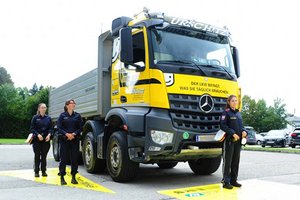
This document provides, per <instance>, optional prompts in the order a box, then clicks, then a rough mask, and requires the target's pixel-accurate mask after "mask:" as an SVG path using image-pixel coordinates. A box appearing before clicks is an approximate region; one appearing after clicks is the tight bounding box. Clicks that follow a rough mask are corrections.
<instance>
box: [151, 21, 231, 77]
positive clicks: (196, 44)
mask: <svg viewBox="0 0 300 200" xmlns="http://www.w3.org/2000/svg"><path fill="white" fill-rule="evenodd" d="M151 38H152V45H153V52H154V55H153V57H154V63H155V64H159V63H165V62H168V63H170V62H174V61H175V62H176V61H177V62H178V61H184V62H191V63H194V64H196V65H198V66H201V67H202V66H204V67H211V68H216V67H217V68H224V69H225V70H226V71H227V72H230V73H234V66H233V61H232V56H231V50H230V45H229V41H228V37H226V36H222V35H217V34H213V33H208V32H200V31H194V30H190V29H182V28H177V27H176V28H174V27H167V28H165V29H163V30H158V29H151Z"/></svg>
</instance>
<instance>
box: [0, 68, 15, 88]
mask: <svg viewBox="0 0 300 200" xmlns="http://www.w3.org/2000/svg"><path fill="white" fill-rule="evenodd" d="M5 83H10V84H14V83H13V81H12V80H11V77H10V74H8V73H7V71H6V69H5V68H4V67H1V66H0V85H3V84H5Z"/></svg>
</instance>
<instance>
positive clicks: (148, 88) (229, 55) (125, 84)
mask: <svg viewBox="0 0 300 200" xmlns="http://www.w3.org/2000/svg"><path fill="white" fill-rule="evenodd" d="M239 76H240V67H239V58H238V50H237V48H236V47H235V46H234V45H233V42H232V39H231V34H230V32H229V31H228V29H227V28H220V27H216V26H213V25H209V24H205V23H202V22H198V21H195V20H189V19H182V18H178V17H170V16H167V15H165V14H164V13H151V12H149V11H148V10H144V11H143V12H141V13H139V14H137V15H135V16H134V18H130V17H124V16H122V17H119V18H116V19H114V20H113V21H112V28H111V30H109V31H106V32H104V33H102V34H101V35H100V36H99V38H98V67H96V68H95V69H93V70H91V71H89V72H87V73H86V74H84V75H82V76H80V77H78V78H76V79H74V80H72V81H70V82H68V83H66V84H65V85H62V86H60V87H58V88H56V89H53V90H51V91H50V95H49V115H50V116H51V117H52V119H53V122H54V123H55V122H56V121H57V119H58V117H59V114H60V113H61V112H62V111H63V107H64V103H65V101H66V100H68V99H74V100H75V101H76V103H77V105H76V112H79V113H80V114H81V115H82V117H83V120H84V127H83V131H82V133H81V138H82V139H81V144H80V149H81V152H82V160H83V163H84V166H85V168H86V170H87V171H88V172H90V173H95V172H100V173H101V172H104V170H105V169H106V168H107V171H108V173H109V174H110V176H111V177H112V179H113V180H114V181H117V182H127V181H131V180H133V179H134V178H135V177H136V175H137V174H138V169H139V165H140V164H141V163H142V164H157V165H158V167H159V168H164V169H171V168H173V167H175V166H176V165H177V163H178V162H188V164H189V166H190V168H191V170H192V171H193V172H194V173H195V174H197V175H206V174H212V173H214V172H215V171H216V170H217V169H218V168H219V166H220V162H221V155H222V144H221V143H220V142H219V141H216V140H215V139H214V137H215V135H216V133H217V132H218V131H219V130H220V119H221V114H222V111H223V110H224V107H225V105H226V99H227V98H228V96H229V95H231V94H234V95H236V96H237V97H238V99H239V100H241V90H240V87H239V86H238V82H237V79H238V78H239ZM239 102H241V101H239ZM239 106H240V105H239ZM59 140H60V138H59V136H58V134H57V131H55V134H54V138H53V155H54V158H55V160H59V148H60V147H59Z"/></svg>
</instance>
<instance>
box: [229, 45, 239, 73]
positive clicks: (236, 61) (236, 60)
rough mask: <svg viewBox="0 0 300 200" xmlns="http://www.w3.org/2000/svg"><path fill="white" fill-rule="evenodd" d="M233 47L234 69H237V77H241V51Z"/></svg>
mask: <svg viewBox="0 0 300 200" xmlns="http://www.w3.org/2000/svg"><path fill="white" fill-rule="evenodd" d="M231 48H232V58H233V64H234V69H235V74H236V77H237V78H239V77H240V75H241V74H240V61H239V51H238V49H237V48H236V47H231Z"/></svg>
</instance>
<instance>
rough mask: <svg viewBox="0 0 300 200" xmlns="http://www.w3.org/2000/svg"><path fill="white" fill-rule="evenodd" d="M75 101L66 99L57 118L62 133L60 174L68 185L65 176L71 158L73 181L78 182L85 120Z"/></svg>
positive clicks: (64, 183) (62, 180)
mask: <svg viewBox="0 0 300 200" xmlns="http://www.w3.org/2000/svg"><path fill="white" fill-rule="evenodd" d="M75 105H76V103H75V101H74V100H73V99H71V100H68V101H66V103H65V107H64V110H65V112H63V113H61V114H60V116H59V118H58V120H57V129H58V133H59V135H60V163H59V175H60V176H61V179H60V180H61V185H66V184H67V183H66V181H65V179H64V176H65V175H66V163H67V161H68V159H69V158H70V159H71V174H72V180H71V183H73V184H78V182H77V180H76V178H75V175H76V173H77V172H78V171H77V170H78V154H79V139H80V134H81V132H82V125H83V121H82V118H81V115H80V114H79V113H77V112H75V111H74V109H75Z"/></svg>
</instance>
